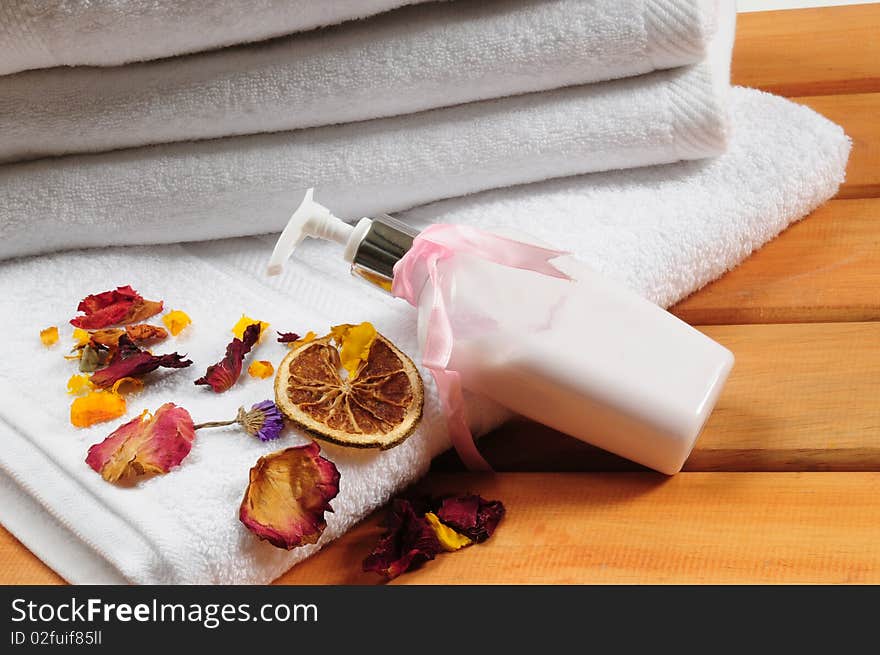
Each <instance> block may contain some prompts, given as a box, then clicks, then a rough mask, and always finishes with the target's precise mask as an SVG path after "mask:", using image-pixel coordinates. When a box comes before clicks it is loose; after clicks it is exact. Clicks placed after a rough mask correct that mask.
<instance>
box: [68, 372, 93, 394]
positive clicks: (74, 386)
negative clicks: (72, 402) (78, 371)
mask: <svg viewBox="0 0 880 655" xmlns="http://www.w3.org/2000/svg"><path fill="white" fill-rule="evenodd" d="M92 389H94V387H93V386H92V382H91V380H89V376H88V375H71V376H70V379H69V380H68V381H67V393H69V394H70V395H71V396H79V395H80V394H84V393H85V392H86V391H91V390H92Z"/></svg>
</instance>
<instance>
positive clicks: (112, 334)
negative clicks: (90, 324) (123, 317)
mask: <svg viewBox="0 0 880 655" xmlns="http://www.w3.org/2000/svg"><path fill="white" fill-rule="evenodd" d="M123 334H125V330H123V329H122V328H105V329H103V330H95V331H94V332H91V333H90V334H89V341H88V342H87V343H91V344H92V345H93V346H94V345H97V346H104V347H106V348H110V349H111V350H115V349H116V347H117V346H118V345H119V337H121V336H122V335H123Z"/></svg>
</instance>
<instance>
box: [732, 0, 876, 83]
mask: <svg viewBox="0 0 880 655" xmlns="http://www.w3.org/2000/svg"><path fill="white" fill-rule="evenodd" d="M737 20H738V23H737V38H736V45H735V47H734V51H733V80H734V82H735V83H736V84H741V85H743V86H754V87H758V88H760V89H765V90H767V91H772V92H774V93H778V94H780V95H784V96H806V95H828V94H840V93H870V92H875V91H880V67H878V65H877V62H878V61H880V5H878V4H876V3H875V4H868V5H857V6H850V7H821V8H815V9H798V10H788V11H768V12H755V13H747V14H740V15H739V16H738V17H737Z"/></svg>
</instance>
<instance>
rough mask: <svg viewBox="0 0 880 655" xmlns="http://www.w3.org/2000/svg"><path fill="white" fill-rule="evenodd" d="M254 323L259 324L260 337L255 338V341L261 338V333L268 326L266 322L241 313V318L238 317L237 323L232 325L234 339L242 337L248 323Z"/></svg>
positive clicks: (263, 332) (258, 341)
mask: <svg viewBox="0 0 880 655" xmlns="http://www.w3.org/2000/svg"><path fill="white" fill-rule="evenodd" d="M254 323H259V324H260V338H259V339H258V340H257V343H260V341H262V340H263V334H265V332H266V328H268V327H269V324H268V323H265V322H263V321H258V320H257V319H255V318H250V317H249V316H245V315H244V314H242V315H241V318H240V319H238V323H236V324H235V325H233V326H232V334H234V335H235V338H236V339H244V331H245V330H246V329H247V328H248V326H249V325H253V324H254Z"/></svg>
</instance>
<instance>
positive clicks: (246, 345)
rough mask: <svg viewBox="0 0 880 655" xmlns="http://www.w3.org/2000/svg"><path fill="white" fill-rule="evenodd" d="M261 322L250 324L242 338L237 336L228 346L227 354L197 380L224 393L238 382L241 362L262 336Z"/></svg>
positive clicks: (198, 382) (215, 391)
mask: <svg viewBox="0 0 880 655" xmlns="http://www.w3.org/2000/svg"><path fill="white" fill-rule="evenodd" d="M260 329H261V328H260V324H259V323H253V324H251V325H249V326H248V327H247V328H246V329H245V330H244V333H243V334H242V337H243V338H242V339H238V338H235V339H233V340H232V343H230V344H229V345H228V346H226V356H225V357H224V358H223V359H222V360H220V361H219V362H218V363H216V364H211V365H210V366H209V367H208V370H207V371H206V372H205V374H204V375H203V376H202V377H200V378H199V379H198V380H196V381H195V384H203V385H207V386H209V387H211V389H213V390H214V393H223V392H224V391H226V390H227V389H229V388H230V387H231V386H232V385H233V384H235V383H236V381H237V380H238V377H239V376H240V375H241V364H242V362H243V361H244V356H245V355H247V354H248V353H249V352H250V351H251V348H253V347H254V344H255V343H257V341H258V340H259V338H260Z"/></svg>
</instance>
